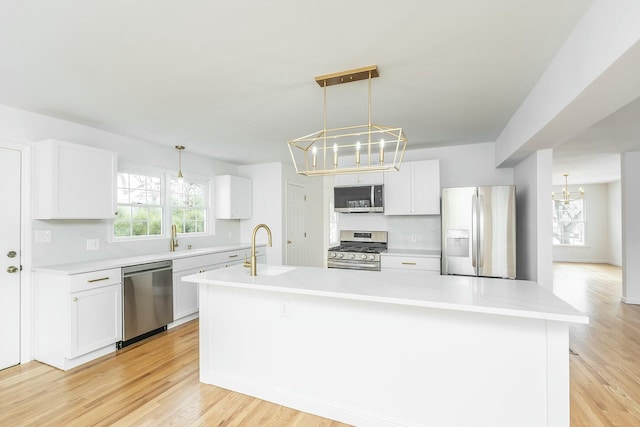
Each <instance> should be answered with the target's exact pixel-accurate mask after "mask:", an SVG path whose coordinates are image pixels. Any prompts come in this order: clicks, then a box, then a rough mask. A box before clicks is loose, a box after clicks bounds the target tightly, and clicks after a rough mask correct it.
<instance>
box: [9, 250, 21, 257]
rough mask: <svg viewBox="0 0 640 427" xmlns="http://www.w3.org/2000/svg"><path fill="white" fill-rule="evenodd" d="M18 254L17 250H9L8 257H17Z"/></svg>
mask: <svg viewBox="0 0 640 427" xmlns="http://www.w3.org/2000/svg"><path fill="white" fill-rule="evenodd" d="M16 255H18V254H17V253H16V251H9V252H7V257H9V258H15V257H16Z"/></svg>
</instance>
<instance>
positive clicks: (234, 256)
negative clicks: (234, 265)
mask: <svg viewBox="0 0 640 427" xmlns="http://www.w3.org/2000/svg"><path fill="white" fill-rule="evenodd" d="M229 258H238V254H235V255H229Z"/></svg>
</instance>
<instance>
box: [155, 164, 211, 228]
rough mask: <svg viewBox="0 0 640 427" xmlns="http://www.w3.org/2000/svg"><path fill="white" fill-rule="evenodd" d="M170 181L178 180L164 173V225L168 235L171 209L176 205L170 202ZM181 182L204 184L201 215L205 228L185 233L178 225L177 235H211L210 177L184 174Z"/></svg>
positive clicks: (171, 217) (171, 219) (171, 218)
mask: <svg viewBox="0 0 640 427" xmlns="http://www.w3.org/2000/svg"><path fill="white" fill-rule="evenodd" d="M172 181H178V179H177V178H176V177H175V176H172V175H169V174H165V191H166V195H167V196H166V202H165V206H166V208H167V211H166V215H165V227H166V230H167V233H168V235H169V236H170V235H171V227H172V225H173V209H174V208H175V207H176V206H174V205H172V204H171V195H172V193H171V182H172ZM183 182H184V183H185V184H196V185H202V186H204V189H203V190H204V191H203V197H204V215H203V221H204V227H205V230H204V231H196V232H188V233H185V232H183V231H182V230H180V228H179V227H178V230H177V235H178V236H180V237H198V236H211V235H213V234H215V233H214V231H215V230H214V221H213V220H212V218H213V216H212V212H213V200H214V198H213V194H212V190H213V185H212V180H211V179H206V178H198V177H192V176H189V177H187V176H185V177H184V178H183Z"/></svg>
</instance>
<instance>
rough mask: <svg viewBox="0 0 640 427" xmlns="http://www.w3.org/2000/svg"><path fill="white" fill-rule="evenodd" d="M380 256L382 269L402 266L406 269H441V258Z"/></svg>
mask: <svg viewBox="0 0 640 427" xmlns="http://www.w3.org/2000/svg"><path fill="white" fill-rule="evenodd" d="M380 258H381V259H380V265H381V267H382V269H386V268H396V269H398V268H400V269H405V270H429V271H438V272H439V271H440V258H433V257H428V258H427V257H413V256H406V257H404V256H384V255H382V256H381V257H380Z"/></svg>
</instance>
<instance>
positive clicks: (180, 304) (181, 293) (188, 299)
mask: <svg viewBox="0 0 640 427" xmlns="http://www.w3.org/2000/svg"><path fill="white" fill-rule="evenodd" d="M205 271H206V270H205V268H204V267H201V268H195V269H192V270H186V271H181V272H179V273H174V274H173V320H174V321H175V320H178V319H181V318H183V317H185V316H188V315H190V314H193V313H196V312H197V311H198V310H199V305H198V284H197V283H192V282H185V281H183V280H182V278H183V277H185V276H188V275H190V274H197V273H204V272H205Z"/></svg>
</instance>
